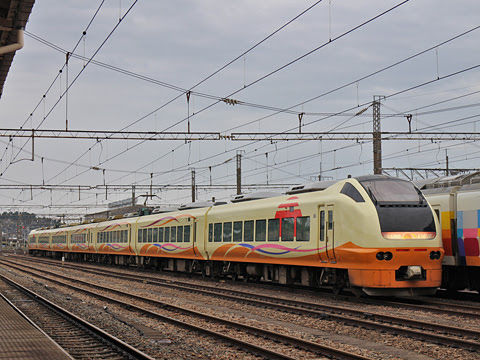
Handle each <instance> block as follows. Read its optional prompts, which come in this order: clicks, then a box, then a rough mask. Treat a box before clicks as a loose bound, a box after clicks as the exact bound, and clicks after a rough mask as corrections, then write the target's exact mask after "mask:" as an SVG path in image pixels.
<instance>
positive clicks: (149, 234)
mask: <svg viewBox="0 0 480 360" xmlns="http://www.w3.org/2000/svg"><path fill="white" fill-rule="evenodd" d="M152 230H153V229H152V228H150V229H148V235H147V239H148V241H147V242H149V243H151V242H153V239H152Z"/></svg>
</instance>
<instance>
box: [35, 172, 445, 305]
mask: <svg viewBox="0 0 480 360" xmlns="http://www.w3.org/2000/svg"><path fill="white" fill-rule="evenodd" d="M438 227H439V224H438V220H437V219H436V217H435V215H434V213H433V211H432V209H431V207H430V206H429V204H428V203H427V201H426V200H425V198H424V196H423V195H422V193H421V192H420V191H419V190H418V189H417V188H416V187H415V186H414V185H413V184H412V183H411V182H408V181H404V180H401V179H397V178H392V177H388V176H385V175H372V176H362V177H357V178H348V179H345V180H342V181H338V182H316V183H312V184H307V185H302V186H295V187H292V188H291V189H289V191H287V193H286V194H284V195H278V196H272V194H271V193H263V194H262V193H260V194H250V195H239V196H237V197H235V198H234V199H232V202H231V203H228V204H227V203H223V204H218V203H216V204H215V203H192V204H190V205H184V206H181V207H180V208H178V209H173V210H172V209H171V208H170V209H161V208H160V209H157V210H154V213H152V214H150V215H144V216H136V217H130V218H122V219H112V220H108V221H101V222H92V223H86V224H79V225H71V226H64V227H59V228H47V229H45V228H43V229H37V230H33V231H32V232H31V233H30V235H29V241H28V242H29V252H30V253H31V254H34V255H43V256H54V257H57V258H61V257H65V259H72V260H73V259H77V260H82V261H90V262H98V263H108V264H118V265H132V266H138V267H151V268H156V269H165V270H172V271H182V272H198V273H202V274H203V275H204V276H212V277H214V276H228V277H231V278H233V279H243V280H244V281H248V280H249V279H255V280H260V279H262V280H264V281H270V282H277V283H281V284H303V285H306V286H313V287H321V286H328V287H332V288H333V289H334V291H335V292H336V293H338V292H339V291H340V290H342V289H345V288H349V289H351V290H352V291H354V292H355V293H358V294H360V293H361V294H367V295H375V296H376V295H418V294H433V293H435V291H436V289H437V287H438V286H439V285H440V283H441V276H442V275H441V270H442V269H441V266H442V265H441V264H442V259H443V254H444V250H443V248H442V243H441V236H440V235H441V234H440V233H439V232H437V228H438Z"/></svg>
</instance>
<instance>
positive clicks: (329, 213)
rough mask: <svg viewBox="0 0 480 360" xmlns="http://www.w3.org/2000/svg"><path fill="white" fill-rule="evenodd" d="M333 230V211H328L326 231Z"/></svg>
mask: <svg viewBox="0 0 480 360" xmlns="http://www.w3.org/2000/svg"><path fill="white" fill-rule="evenodd" d="M332 229H333V211H332V210H328V230H332Z"/></svg>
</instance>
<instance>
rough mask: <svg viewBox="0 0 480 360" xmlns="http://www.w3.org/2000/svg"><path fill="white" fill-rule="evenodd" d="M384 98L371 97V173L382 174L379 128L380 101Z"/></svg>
mask: <svg viewBox="0 0 480 360" xmlns="http://www.w3.org/2000/svg"><path fill="white" fill-rule="evenodd" d="M381 98H385V96H381V95H374V96H373V133H372V137H373V173H374V174H381V173H382V134H381V126H380V100H381Z"/></svg>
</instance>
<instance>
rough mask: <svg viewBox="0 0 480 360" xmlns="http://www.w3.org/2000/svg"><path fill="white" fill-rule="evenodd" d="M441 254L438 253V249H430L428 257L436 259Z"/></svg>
mask: <svg viewBox="0 0 480 360" xmlns="http://www.w3.org/2000/svg"><path fill="white" fill-rule="evenodd" d="M441 256H442V254H441V253H440V251H430V259H432V260H438V259H440V257H441Z"/></svg>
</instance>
